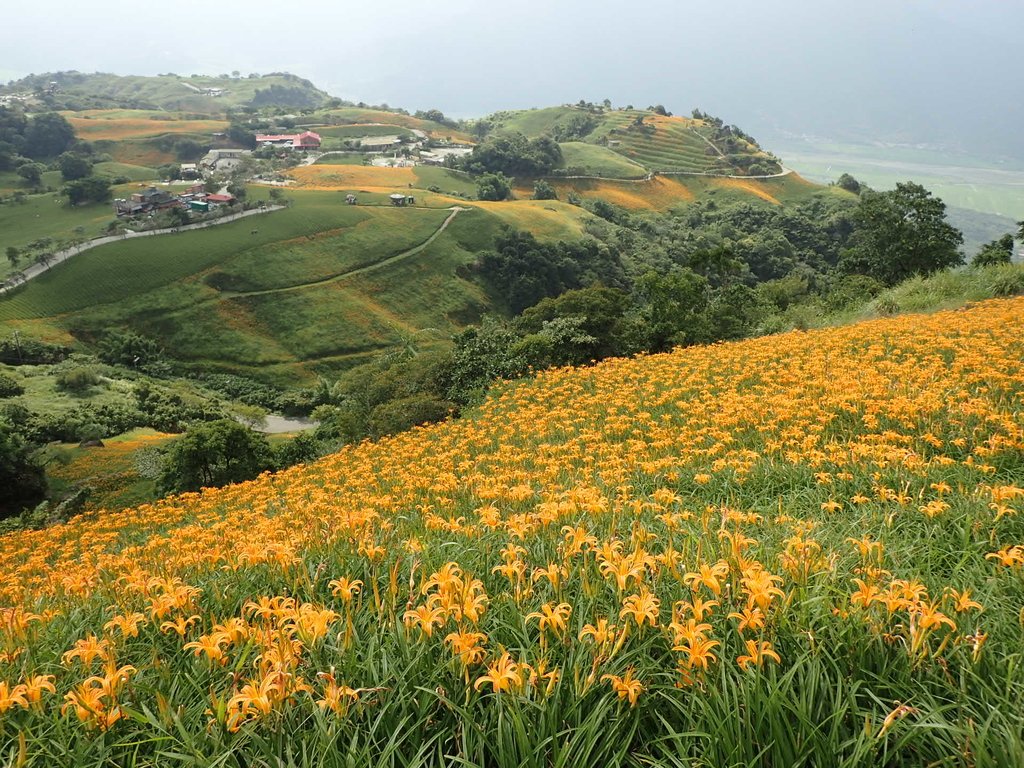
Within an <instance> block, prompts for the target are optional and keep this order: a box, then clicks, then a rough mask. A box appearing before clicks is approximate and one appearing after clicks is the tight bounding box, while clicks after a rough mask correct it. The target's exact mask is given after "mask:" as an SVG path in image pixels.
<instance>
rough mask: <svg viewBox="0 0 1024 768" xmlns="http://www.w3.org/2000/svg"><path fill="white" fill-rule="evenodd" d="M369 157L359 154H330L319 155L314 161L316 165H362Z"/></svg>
mask: <svg viewBox="0 0 1024 768" xmlns="http://www.w3.org/2000/svg"><path fill="white" fill-rule="evenodd" d="M368 157H369V155H365V154H363V153H361V152H332V153H330V154H326V155H321V156H320V157H318V158H317V160H316V163H315V164H316V165H362V164H363V163H364V162H365V161H366V159H367V158H368Z"/></svg>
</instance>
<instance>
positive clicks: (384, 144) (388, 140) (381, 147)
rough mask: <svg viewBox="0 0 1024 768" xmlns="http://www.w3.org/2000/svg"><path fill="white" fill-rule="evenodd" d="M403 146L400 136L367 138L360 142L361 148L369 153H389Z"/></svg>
mask: <svg viewBox="0 0 1024 768" xmlns="http://www.w3.org/2000/svg"><path fill="white" fill-rule="evenodd" d="M400 146H402V140H401V139H400V138H399V137H398V136H366V137H364V138H362V139H360V140H359V148H360V149H363V150H366V151H367V152H387V151H388V150H389V149H396V148H397V147H400Z"/></svg>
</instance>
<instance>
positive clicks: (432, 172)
mask: <svg viewBox="0 0 1024 768" xmlns="http://www.w3.org/2000/svg"><path fill="white" fill-rule="evenodd" d="M413 173H414V174H415V176H416V179H417V180H418V184H417V185H416V186H418V187H422V188H426V187H432V186H436V187H439V188H440V189H441V191H442V192H457V193H461V194H464V195H469V196H471V197H472V196H475V195H476V182H475V181H474V180H473V179H472V178H471V177H470V176H468V175H466V174H464V173H455V172H454V171H451V170H449V169H447V168H439V167H437V166H431V165H417V166H416V167H415V168H414V169H413Z"/></svg>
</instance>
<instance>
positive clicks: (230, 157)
mask: <svg viewBox="0 0 1024 768" xmlns="http://www.w3.org/2000/svg"><path fill="white" fill-rule="evenodd" d="M251 154H252V152H250V151H249V150H248V149H211V150H210V151H209V152H207V153H206V154H205V155H204V156H203V159H202V160H200V161H199V165H200V166H202V167H203V168H208V169H209V170H212V171H229V170H231V169H232V168H234V167H235V166H237V165H238V164H239V163H241V162H242V160H244V159H245V158H247V157H249V156H250V155H251Z"/></svg>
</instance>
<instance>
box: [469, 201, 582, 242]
mask: <svg viewBox="0 0 1024 768" xmlns="http://www.w3.org/2000/svg"><path fill="white" fill-rule="evenodd" d="M472 205H473V206H474V207H477V208H481V209H483V210H485V211H487V212H488V213H490V214H492V215H494V216H495V217H497V218H498V219H500V220H501V221H502V222H503V223H505V224H508V225H510V226H512V227H514V228H516V229H524V230H529V231H530V232H532V233H533V234H534V235H535V236H536V237H537V238H539V239H541V240H577V239H579V237H580V236H581V235H582V234H583V223H584V222H585V221H586V220H587V219H588V218H589V217H591V214H589V213H587V211H585V210H584V209H582V208H580V207H579V206H576V205H570V204H569V203H565V202H560V201H558V200H514V201H510V202H503V203H492V202H484V201H479V200H478V201H476V202H474V203H473V204H472Z"/></svg>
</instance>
